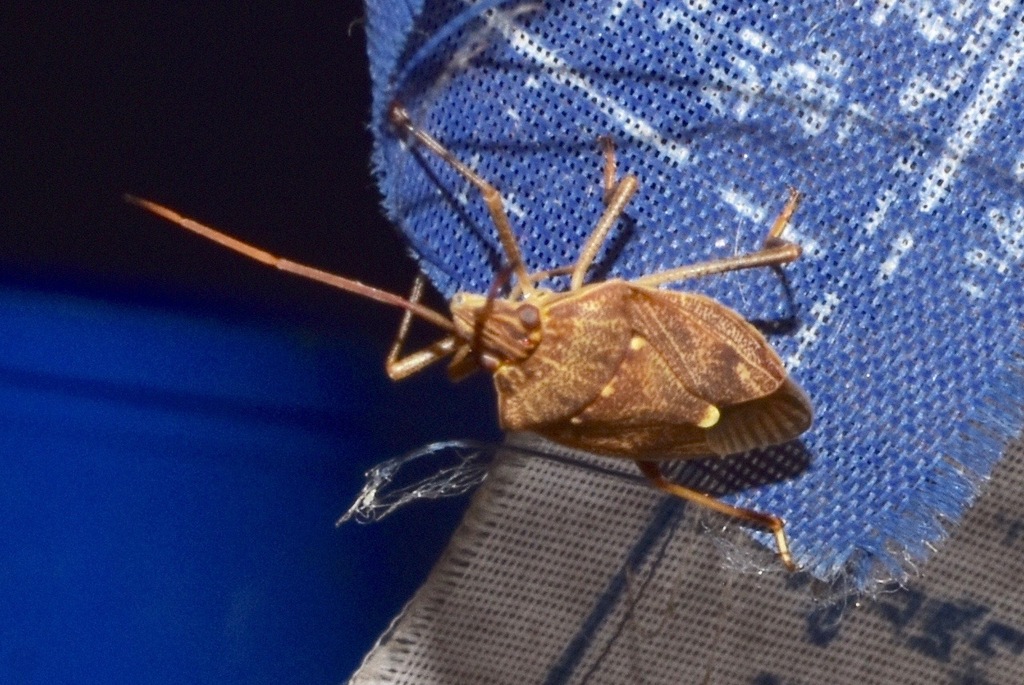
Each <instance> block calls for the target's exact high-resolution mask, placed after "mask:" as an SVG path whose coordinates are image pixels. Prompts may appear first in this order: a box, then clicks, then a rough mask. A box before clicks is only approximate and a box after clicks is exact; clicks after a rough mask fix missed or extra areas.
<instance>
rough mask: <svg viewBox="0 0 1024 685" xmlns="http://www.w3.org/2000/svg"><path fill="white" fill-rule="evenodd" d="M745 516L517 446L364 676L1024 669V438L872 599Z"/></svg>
mask: <svg viewBox="0 0 1024 685" xmlns="http://www.w3.org/2000/svg"><path fill="white" fill-rule="evenodd" d="M579 459H581V460H583V461H586V460H587V459H588V458H587V457H585V456H579ZM613 464H614V462H613ZM600 465H601V466H602V467H607V466H608V462H607V460H603V461H601V462H600ZM623 473H627V474H630V475H631V474H632V470H631V469H630V468H627V466H626V465H623ZM851 518H855V512H852V513H851ZM723 525H725V526H726V527H727V531H726V533H725V534H724V535H723V534H722V532H721V527H722V526H723ZM738 529H739V526H737V525H736V524H735V523H733V522H730V521H728V520H726V519H723V518H721V517H718V516H716V515H711V514H707V513H706V512H703V511H699V510H696V509H694V508H693V507H686V506H685V505H683V504H681V503H679V502H676V501H675V500H673V499H671V498H666V497H663V496H661V495H660V494H658V493H656V492H654V491H652V490H651V489H650V488H648V487H647V486H645V485H644V484H643V483H642V482H640V481H637V480H633V479H632V478H631V477H630V478H626V477H621V476H614V475H607V474H602V473H598V472H595V471H593V470H590V469H587V468H581V467H579V466H572V465H567V464H564V463H558V462H554V461H552V460H548V459H543V458H537V457H524V456H521V455H520V454H517V453H516V452H515V451H514V450H513V449H510V450H508V451H506V452H505V453H504V454H503V455H502V456H501V457H500V459H499V462H498V464H497V465H496V467H495V468H494V469H493V470H492V474H491V476H490V478H489V479H488V481H487V482H486V483H485V484H484V486H483V487H481V488H480V490H479V491H478V492H477V493H476V495H475V496H474V499H473V502H472V505H471V508H470V511H469V513H468V514H467V516H466V519H465V521H464V522H463V524H462V526H461V527H460V529H459V530H458V532H457V533H456V535H455V537H454V538H453V540H452V543H451V545H450V547H449V549H448V551H447V553H446V554H445V556H444V558H443V559H442V560H441V561H440V562H439V563H438V565H437V567H436V568H435V569H434V571H433V573H432V574H431V576H430V579H429V580H428V582H427V583H426V584H425V585H424V587H423V588H422V589H421V590H420V591H419V592H418V593H417V594H416V596H415V597H414V598H413V599H412V601H411V602H410V603H409V605H408V607H407V608H406V610H405V611H404V612H403V614H402V615H401V616H400V617H398V619H396V622H395V624H394V625H393V626H392V628H391V630H389V631H388V633H387V634H386V635H384V636H383V637H382V638H381V641H380V644H379V645H378V646H377V648H376V649H375V650H374V651H373V652H372V653H371V654H370V655H368V657H367V659H366V662H365V663H364V664H363V666H362V668H361V669H360V670H359V671H358V672H357V673H356V674H355V675H354V676H353V678H352V680H351V682H352V683H354V684H360V685H361V684H369V683H396V684H397V683H408V684H412V683H416V684H417V685H424V684H427V683H438V684H440V683H444V684H451V683H496V684H500V683H591V684H596V683H666V684H676V683H743V684H749V685H802V684H812V683H894V684H900V685H903V684H913V683H955V684H957V685H967V684H968V683H973V684H975V685H981V684H983V683H990V684H996V683H999V684H1006V685H1012V684H1015V683H1021V682H1024V659H1022V658H1021V654H1022V652H1024V582H1022V581H1024V450H1022V447H1021V443H1019V442H1018V443H1015V444H1014V446H1013V447H1012V448H1011V449H1010V451H1009V452H1008V454H1007V455H1006V457H1005V458H1004V459H1003V460H1002V462H1001V463H1000V465H999V467H998V468H997V469H996V473H995V475H994V478H993V481H992V482H991V483H990V484H989V487H987V488H986V490H985V493H984V495H983V496H982V498H981V499H980V501H979V502H978V504H977V505H976V506H975V507H974V508H973V509H972V510H971V511H970V512H969V513H968V514H967V516H966V517H965V519H964V522H963V525H962V526H961V527H960V528H959V529H958V531H957V532H956V534H955V535H954V537H953V538H952V539H951V540H950V541H948V542H947V544H946V545H945V546H943V548H942V549H941V550H939V551H938V552H937V553H936V554H935V555H934V557H933V558H932V560H931V562H930V563H929V564H928V567H927V569H925V571H926V572H925V573H924V574H923V576H922V577H921V578H919V579H916V580H914V581H913V582H911V583H910V585H909V587H908V588H907V589H902V590H897V589H895V588H892V587H878V588H876V592H877V598H875V599H858V598H857V597H856V596H855V595H853V594H849V595H848V594H846V593H845V592H844V590H843V588H842V587H825V586H822V585H820V584H819V583H817V582H815V581H812V580H811V579H810V578H809V577H808V576H807V575H805V574H795V575H794V574H788V573H786V572H785V571H783V570H782V569H781V567H780V566H779V565H778V564H777V563H776V562H775V561H774V555H773V553H772V552H771V551H770V550H767V549H764V548H757V545H756V543H753V542H751V541H750V540H749V539H748V538H747V537H746V536H745V535H743V534H742V533H740V531H739V530H738Z"/></svg>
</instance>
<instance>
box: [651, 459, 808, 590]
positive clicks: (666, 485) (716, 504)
mask: <svg viewBox="0 0 1024 685" xmlns="http://www.w3.org/2000/svg"><path fill="white" fill-rule="evenodd" d="M636 465H637V466H638V467H640V471H641V473H643V474H644V475H645V476H646V477H647V480H649V481H650V483H651V485H652V486H654V487H656V488H657V489H659V490H661V491H662V492H665V493H668V494H670V495H675V496H676V497H680V498H682V499H685V500H686V501H688V502H693V503H694V504H699V505H700V506H702V507H707V508H708V509H711V510H712V511H717V512H718V513H720V514H725V515H726V516H732V517H733V518H738V519H740V520H743V521H748V522H750V523H753V524H754V525H757V526H761V527H762V528H765V529H767V530H769V531H771V533H772V534H773V535H774V536H775V544H776V546H777V547H778V548H779V558H780V559H781V560H782V563H783V565H785V567H786V568H787V569H789V570H790V571H795V570H796V564H794V563H793V556H792V555H791V554H790V552H789V542H788V541H787V540H786V530H785V523H783V521H782V519H780V518H779V517H778V516H775V515H774V514H763V513H761V512H759V511H754V510H753V509H743V508H741V507H734V506H731V505H729V504H726V503H724V502H720V501H719V500H717V499H715V498H714V497H711V496H709V495H705V494H704V493H702V492H697V491H696V490H691V489H689V488H684V487H683V486H682V485H678V484H676V483H673V482H671V481H670V480H668V479H667V478H665V476H663V475H662V474H661V469H660V468H659V467H658V464H657V463H656V462H653V461H639V460H638V461H637V462H636Z"/></svg>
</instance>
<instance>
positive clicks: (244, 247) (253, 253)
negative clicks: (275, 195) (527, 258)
mask: <svg viewBox="0 0 1024 685" xmlns="http://www.w3.org/2000/svg"><path fill="white" fill-rule="evenodd" d="M124 199H125V201H126V202H130V203H131V204H133V205H136V206H138V207H141V208H142V209H145V210H146V211H149V212H152V213H153V214H156V215H157V216H159V217H162V218H164V219H167V220H168V221H170V222H171V223H173V224H177V225H178V226H180V227H182V228H184V229H187V230H189V231H192V232H193V233H198V234H199V235H201V236H203V237H204V238H207V239H209V240H212V241H213V242H215V243H219V244H220V245H223V246H224V247H226V248H228V249H230V250H234V251H235V252H238V253H240V254H243V255H245V256H246V257H249V258H250V259H255V260H256V261H258V262H262V263H263V264H267V265H268V266H273V267H276V268H278V269H281V270H282V271H288V272H290V273H293V274H296V275H298V276H302V277H304V278H308V279H310V280H313V281H319V282H320V283H325V284H327V285H330V286H333V287H335V288H338V289H339V290H344V291H346V292H350V293H353V294H355V295H362V296H363V297H366V298H369V299H371V300H376V301H377V302H383V303H384V304H389V305H391V306H393V307H399V308H401V309H404V310H406V311H408V312H410V313H412V314H414V315H415V316H418V317H420V318H421V319H423V320H425V321H429V322H430V323H432V324H434V325H435V326H437V327H438V328H441V329H443V330H445V331H448V332H449V333H455V332H456V329H455V324H454V323H453V322H452V321H451V320H450V319H448V318H447V317H445V316H443V315H441V314H439V313H438V312H435V311H434V310H433V309H430V308H429V307H424V306H423V305H421V304H419V303H417V302H410V301H409V300H407V299H405V298H403V297H399V296H398V295H395V294H394V293H389V292H387V291H385V290H380V289H378V288H374V287H373V286H369V285H366V284H365V283H360V282H359V281H354V280H352V279H351V278H345V277H344V276H338V275H336V274H332V273H328V272H326V271H321V270H320V269H316V268H314V267H311V266H306V265H305V264H299V263H298V262H293V261H291V260H290V259H284V258H282V257H278V256H276V255H273V254H270V253H269V252H266V251H264V250H261V249H259V248H258V247H254V246H252V245H249V244H248V243H244V242H242V241H241V240H238V239H237V238H232V237H231V236H229V235H227V234H225V233H221V232H220V231H218V230H216V229H213V228H210V227H209V226H206V225H204V224H201V223H199V222H198V221H194V220H192V219H189V218H187V217H183V216H181V215H180V214H178V213H177V212H175V211H174V210H172V209H168V208H167V207H164V206H163V205H159V204H157V203H155V202H150V201H149V200H144V199H142V198H139V197H135V196H134V195H125V196H124Z"/></svg>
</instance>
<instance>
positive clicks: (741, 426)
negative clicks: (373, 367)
mask: <svg viewBox="0 0 1024 685" xmlns="http://www.w3.org/2000/svg"><path fill="white" fill-rule="evenodd" d="M391 121H392V123H393V124H394V125H395V127H396V128H397V129H398V130H399V131H401V132H403V133H404V134H405V135H407V136H409V137H410V138H411V139H412V140H414V141H415V142H417V143H418V144H420V145H422V146H423V147H425V148H426V149H427V150H429V151H430V152H432V153H433V154H435V155H437V156H438V157H440V158H441V159H442V160H444V161H445V162H446V163H448V164H449V165H450V166H452V167H453V168H454V169H455V170H456V171H457V172H458V173H460V174H461V175H462V176H463V177H464V178H465V179H466V180H468V181H469V182H470V183H472V184H473V185H474V186H476V187H477V188H478V189H479V190H480V192H481V194H482V196H483V199H484V202H485V203H486V205H487V208H488V210H489V212H490V215H491V218H492V219H493V221H494V224H495V227H496V229H497V232H498V236H499V238H500V240H501V243H502V246H503V248H504V250H505V254H506V256H507V259H508V262H509V269H510V271H511V273H512V274H513V275H514V277H515V282H514V284H513V286H512V288H511V291H510V293H509V294H508V295H507V296H506V297H496V296H494V295H493V294H492V295H488V296H484V295H479V294H473V293H458V294H456V295H455V296H454V297H453V298H452V301H451V318H448V317H445V316H443V315H442V314H440V313H438V312H435V311H433V310H432V309H429V308H427V307H424V306H423V305H421V304H420V303H419V299H420V296H421V294H422V289H423V279H422V277H419V278H417V281H416V283H415V285H414V287H413V291H412V294H411V295H410V297H409V299H408V300H405V299H403V298H401V297H398V296H396V295H393V294H391V293H387V292H384V291H380V290H377V289H375V288H372V287H370V286H367V285H365V284H362V283H359V282H356V281H352V280H350V279H346V278H343V277H340V276H336V275H333V274H329V273H326V272H323V271H319V270H317V269H313V268H311V267H308V266H305V265H302V264H297V263H295V262H292V261H290V260H286V259H282V258H279V257H276V256H274V255H271V254H268V253H266V252H264V251H262V250H259V249H257V248H254V247H252V246H250V245H247V244H245V243H242V242H240V241H237V240H235V239H234V238H231V237H229V236H227V235H224V234H223V233H220V232H218V231H215V230H214V229H211V228H209V227H207V226H204V225H202V224H198V223H196V222H194V221H192V220H190V219H186V218H184V217H181V216H179V215H178V214H176V213H175V212H173V211H171V210H169V209H166V208H165V207H162V206H160V205H156V204H154V203H152V202H149V201H147V200H141V199H138V198H134V197H128V200H129V201H131V202H133V203H135V204H138V205H140V206H142V207H144V208H146V209H148V210H150V211H153V212H155V213H156V214H159V215H161V216H163V217H165V218H167V219H169V220H171V221H173V222H175V223H177V224H179V225H181V226H183V227H184V228H187V229H190V230H192V231H195V232H197V233H200V234H202V235H204V236H206V237H208V238H210V239H212V240H215V241H217V242H219V243H221V244H223V245H225V246H227V247H230V248H231V249H234V250H237V251H239V252H242V253H243V254H246V255H248V256H250V257H253V258H255V259H257V260H259V261H262V262H264V263H267V264H270V265H273V266H276V267H278V268H280V269H283V270H285V271H291V272H293V273H297V274H299V275H303V276H306V277H309V278H313V279H315V280H319V281H322V282H325V283H328V284H330V285H334V286H336V287H338V288H341V289H343V290H347V291H350V292H354V293H357V294H360V295H363V296H366V297H369V298H371V299H376V300H378V301H382V302H385V303H388V304H392V305H395V306H399V307H402V308H403V309H405V315H404V317H403V319H402V322H401V325H400V327H399V331H398V335H397V337H396V340H395V343H394V345H393V346H392V348H391V350H390V352H389V354H388V357H387V362H386V369H387V372H388V375H389V376H391V378H393V379H395V380H398V379H401V378H404V377H406V376H409V375H411V374H414V373H416V372H418V371H420V370H422V369H423V368H425V367H426V366H429V365H430V364H432V363H434V362H436V361H438V360H441V359H443V358H446V357H449V356H450V357H451V358H452V359H451V363H450V366H449V375H450V376H451V377H452V378H453V379H454V380H459V379H461V378H463V377H465V376H466V375H469V374H470V373H472V372H474V371H475V370H477V369H481V368H482V369H484V370H486V371H489V372H491V373H492V374H493V376H494V384H495V388H496V390H497V394H498V413H499V417H500V422H501V425H502V428H504V429H506V430H514V431H520V430H524V431H532V432H535V433H538V434H540V435H543V436H545V437H547V438H549V439H551V440H553V441H555V442H558V443H560V444H563V445H566V446H569V447H573V448H578V449H582V450H586V451H589V452H593V453H596V454H601V455H606V456H613V457H623V458H629V459H633V460H635V461H636V463H637V465H638V466H639V468H640V470H641V471H642V472H643V473H644V475H645V476H647V478H648V479H649V480H650V481H651V483H652V485H654V486H655V487H657V488H659V489H661V490H663V491H665V492H668V493H670V494H673V495H676V496H679V497H682V498H684V499H687V500H689V501H693V502H696V503H698V504H701V505H703V506H706V507H709V508H711V509H714V510H716V511H719V512H722V513H725V514H728V515H731V516H734V517H737V518H740V519H743V520H746V521H749V522H751V523H754V524H757V525H760V526H763V527H765V528H767V529H769V530H771V531H772V532H773V533H774V535H775V539H776V543H777V545H778V548H779V554H780V557H781V559H782V561H783V563H784V564H785V565H786V566H787V567H789V568H794V565H793V562H792V557H791V555H790V552H789V547H788V543H787V541H786V536H785V532H784V524H783V522H782V520H781V519H780V518H778V517H777V516H774V515H772V514H766V513H761V512H756V511H752V510H749V509H741V508H738V507H733V506H731V505H727V504H725V503H723V502H720V501H718V500H716V499H714V498H712V497H710V496H708V495H704V494H703V493H700V492H696V491H694V490H690V489H688V488H685V487H682V486H680V485H677V484H675V483H671V482H670V481H668V480H667V479H665V478H664V477H663V476H662V474H661V472H660V469H659V467H658V465H657V462H658V461H660V460H665V459H686V458H695V457H705V456H714V455H726V454H733V453H737V452H743V451H746V450H749V449H753V448H757V447H765V446H769V445H776V444H780V443H783V442H787V441H789V440H792V439H794V438H796V437H797V436H799V435H800V434H801V433H803V432H804V431H805V430H806V429H807V428H808V427H809V426H810V423H811V417H812V410H811V406H810V403H809V401H808V400H807V398H806V396H805V395H804V393H803V391H802V390H800V388H799V387H798V386H797V385H796V384H795V383H794V382H793V381H792V380H791V379H789V378H788V377H787V375H786V372H785V369H784V368H783V366H782V362H781V361H780V360H779V357H778V355H776V354H775V352H774V351H773V350H772V349H771V347H770V346H769V344H768V343H767V341H766V340H765V339H764V337H763V336H762V335H761V334H760V332H758V331H757V329H755V328H754V327H753V326H751V325H750V324H749V323H747V322H746V321H745V320H744V319H743V317H741V316H740V315H739V314H737V313H736V312H734V311H732V310H731V309H729V308H727V307H725V306H724V305H722V304H720V303H718V302H716V301H715V300H713V299H710V298H707V297H704V296H701V295H696V294H692V293H680V292H674V291H666V290H661V289H659V288H658V287H657V286H659V285H661V284H664V283H669V282H675V281H682V280H685V279H688V278H695V277H699V276H706V275H710V274H715V273H723V272H726V271H734V270H738V269H747V268H753V267H762V266H777V265H781V264H784V263H787V262H790V261H793V260H794V259H796V258H797V257H799V255H800V249H799V247H798V246H796V245H794V244H792V243H789V242H786V241H783V240H781V239H780V237H779V236H780V235H781V233H782V232H783V230H784V229H785V227H786V225H787V224H788V222H789V219H790V217H791V216H792V214H793V212H794V211H795V210H796V207H797V204H798V202H799V195H798V194H797V193H796V192H795V191H791V194H790V199H789V202H788V203H787V205H786V207H785V209H784V210H783V211H782V213H781V214H780V215H779V217H778V219H776V221H775V224H774V225H773V226H772V228H771V230H770V231H769V234H768V238H767V240H766V241H765V246H764V248H763V249H762V250H760V251H758V252H755V253H752V254H748V255H739V256H735V257H730V258H726V259H720V260H716V261H710V262H704V263H700V264H694V265H689V266H684V267H680V268H677V269H671V270H668V271H664V272H660V273H656V274H652V275H648V276H644V277H642V278H639V279H636V280H633V281H625V280H620V279H614V280H607V281H603V282H599V283H592V284H586V283H584V279H585V277H586V272H587V270H588V269H589V267H590V265H591V263H592V262H593V260H594V258H595V256H596V255H597V253H598V251H599V250H600V247H601V245H602V243H603V242H604V240H605V238H606V236H607V234H608V232H609V231H610V230H611V228H612V226H613V225H614V224H615V222H616V221H617V220H618V219H619V217H620V216H621V214H622V213H623V211H624V210H625V207H626V205H627V204H628V202H629V200H630V198H631V197H632V196H633V194H635V192H636V190H637V188H638V181H637V179H636V177H634V176H632V175H626V176H624V177H623V178H621V179H618V178H616V162H615V154H614V150H613V148H612V145H611V143H610V141H608V140H604V141H603V143H604V155H605V169H604V190H605V194H604V200H605V211H604V213H603V215H602V216H601V218H600V220H599V221H598V223H597V225H596V227H595V228H594V230H593V232H592V233H591V234H590V236H589V237H588V239H587V241H586V243H585V244H584V246H583V249H582V250H581V253H580V257H579V258H578V259H577V261H576V263H575V264H573V265H570V266H566V267H560V268H557V269H552V270H550V271H546V272H539V273H534V274H531V273H529V272H527V270H526V267H525V265H524V263H523V259H522V256H521V253H520V249H519V245H518V242H517V241H516V239H515V236H514V234H513V231H512V228H511V226H510V224H509V221H508V217H507V215H506V213H505V210H504V206H503V203H502V199H501V196H500V194H499V193H498V191H497V190H496V189H495V188H494V187H493V186H491V185H490V184H489V183H488V182H487V181H486V180H484V179H483V178H482V177H480V176H479V175H477V174H476V172H474V171H473V170H472V169H470V168H469V167H467V166H466V165H465V164H463V163H462V162H461V161H459V160H458V159H457V158H456V157H455V156H454V155H453V154H452V153H451V152H449V151H448V150H447V149H446V148H445V147H444V146H443V145H441V143H440V142H439V141H437V140H436V139H435V138H433V137H432V136H430V135H429V134H428V133H426V132H424V131H422V130H420V129H418V128H417V127H416V126H415V125H413V123H412V122H411V120H410V119H409V116H408V114H407V113H406V111H405V110H404V108H402V107H401V106H400V105H395V106H393V107H392V109H391ZM556 274H566V275H569V276H570V286H569V289H568V290H566V291H562V292H556V291H552V290H548V289H545V288H542V287H540V286H539V283H541V282H543V281H544V280H545V279H547V278H549V277H551V276H553V275H556ZM412 316H418V317H420V318H422V319H424V320H427V321H429V322H431V323H433V324H434V325H435V326H437V327H439V328H441V329H443V330H445V331H446V332H447V335H446V336H445V337H444V338H442V339H441V340H439V341H437V342H435V343H434V344H433V345H430V346H428V347H427V348H424V349H422V350H418V351H416V352H412V353H410V354H408V355H403V353H402V347H403V343H404V341H405V338H406V336H407V334H408V331H409V327H410V325H411V319H412Z"/></svg>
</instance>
